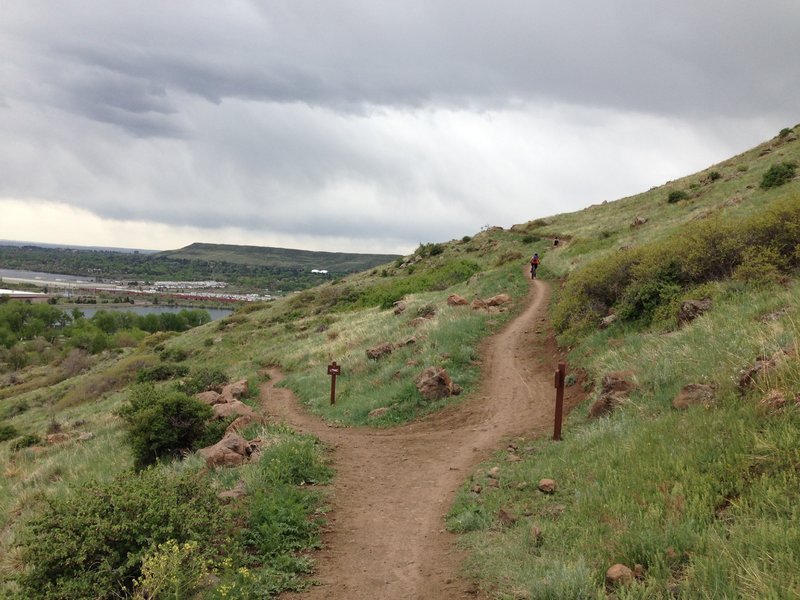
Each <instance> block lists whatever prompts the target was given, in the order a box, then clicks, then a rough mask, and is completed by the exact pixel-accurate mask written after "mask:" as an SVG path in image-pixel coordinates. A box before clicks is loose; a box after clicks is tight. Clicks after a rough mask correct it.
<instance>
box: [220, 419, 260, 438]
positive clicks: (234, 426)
mask: <svg viewBox="0 0 800 600" xmlns="http://www.w3.org/2000/svg"><path fill="white" fill-rule="evenodd" d="M261 422H262V419H261V418H260V417H258V416H256V415H242V416H240V417H236V418H235V419H234V420H233V421H232V422H231V424H230V425H228V427H226V428H225V433H226V434H227V433H234V432H238V431H241V430H242V429H244V428H245V427H247V426H248V425H251V424H252V423H261Z"/></svg>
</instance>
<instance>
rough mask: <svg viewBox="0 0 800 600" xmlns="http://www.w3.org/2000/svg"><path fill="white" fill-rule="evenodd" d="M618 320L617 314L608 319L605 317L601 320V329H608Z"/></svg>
mask: <svg viewBox="0 0 800 600" xmlns="http://www.w3.org/2000/svg"><path fill="white" fill-rule="evenodd" d="M616 320H617V315H615V314H611V315H608V316H607V317H603V318H602V319H600V329H607V328H608V327H610V326H611V325H612V324H613V323H614V321H616Z"/></svg>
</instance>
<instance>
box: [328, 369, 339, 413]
mask: <svg viewBox="0 0 800 600" xmlns="http://www.w3.org/2000/svg"><path fill="white" fill-rule="evenodd" d="M341 374H342V367H341V365H337V364H336V361H333V362H332V363H331V364H329V365H328V375H330V376H331V404H336V376H337V375H341Z"/></svg>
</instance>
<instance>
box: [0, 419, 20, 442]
mask: <svg viewBox="0 0 800 600" xmlns="http://www.w3.org/2000/svg"><path fill="white" fill-rule="evenodd" d="M15 437H17V428H16V427H14V426H13V425H11V424H9V423H0V442H6V441H8V440H12V439H14V438H15Z"/></svg>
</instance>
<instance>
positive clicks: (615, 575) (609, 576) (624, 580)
mask: <svg viewBox="0 0 800 600" xmlns="http://www.w3.org/2000/svg"><path fill="white" fill-rule="evenodd" d="M632 582H633V571H631V570H630V569H629V568H628V567H626V566H625V565H623V564H620V563H617V564H615V565H613V566H611V567H609V568H608V571H606V585H607V586H608V587H609V588H612V589H613V588H616V587H620V586H625V585H630V584H631V583H632Z"/></svg>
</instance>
